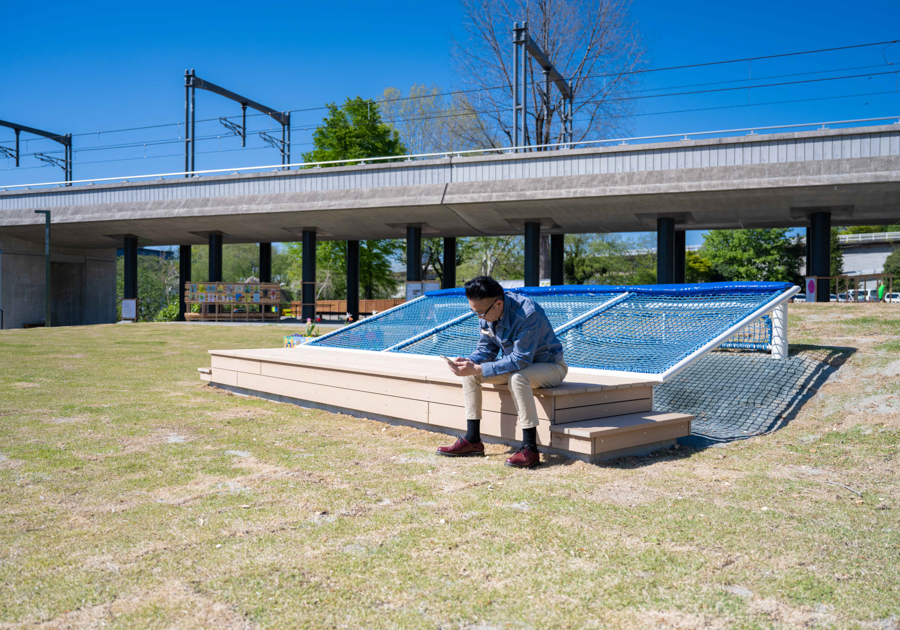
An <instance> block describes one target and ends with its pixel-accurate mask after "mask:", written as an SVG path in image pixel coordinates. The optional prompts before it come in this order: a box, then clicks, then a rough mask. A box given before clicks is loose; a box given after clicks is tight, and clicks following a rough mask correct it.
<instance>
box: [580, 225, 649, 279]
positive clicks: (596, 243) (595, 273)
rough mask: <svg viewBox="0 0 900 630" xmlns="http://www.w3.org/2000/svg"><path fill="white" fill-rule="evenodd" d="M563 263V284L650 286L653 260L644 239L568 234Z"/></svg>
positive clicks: (647, 242) (616, 235)
mask: <svg viewBox="0 0 900 630" xmlns="http://www.w3.org/2000/svg"><path fill="white" fill-rule="evenodd" d="M565 248H566V257H565V262H564V263H563V269H564V273H565V280H566V284H653V283H655V282H656V257H655V256H654V255H653V253H652V250H651V249H650V242H649V240H648V239H647V238H639V239H637V240H625V239H624V238H622V236H620V235H619V234H569V235H567V236H566V242H565Z"/></svg>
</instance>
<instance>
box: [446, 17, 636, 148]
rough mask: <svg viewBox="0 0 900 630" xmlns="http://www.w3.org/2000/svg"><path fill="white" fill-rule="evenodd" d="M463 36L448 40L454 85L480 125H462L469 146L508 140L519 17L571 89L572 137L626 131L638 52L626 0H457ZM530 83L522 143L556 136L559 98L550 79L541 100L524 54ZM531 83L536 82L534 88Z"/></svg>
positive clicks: (537, 72)
mask: <svg viewBox="0 0 900 630" xmlns="http://www.w3.org/2000/svg"><path fill="white" fill-rule="evenodd" d="M461 3H462V8H463V19H464V22H463V23H464V28H465V30H466V33H467V37H466V38H465V40H463V41H454V42H453V49H452V55H453V60H454V64H455V66H456V68H455V69H456V72H457V74H458V76H459V79H460V82H461V84H462V85H461V87H463V88H467V89H471V90H475V91H472V92H470V93H469V94H468V96H469V99H470V101H469V102H470V103H471V106H472V109H473V110H474V111H475V112H477V115H478V120H479V121H480V124H478V125H476V126H473V127H472V128H471V130H469V129H468V128H467V129H466V130H465V132H466V135H465V136H464V140H465V141H466V142H469V143H471V144H473V145H475V146H490V147H496V146H499V145H500V144H501V143H503V144H506V145H507V146H509V145H511V144H512V143H513V140H514V138H513V135H512V127H511V123H512V120H511V118H512V116H511V114H510V107H511V103H512V92H513V68H512V67H511V66H512V55H511V50H510V49H511V48H512V38H513V35H512V27H513V23H514V22H519V23H520V24H521V23H522V22H523V21H527V22H528V25H529V29H530V33H529V34H530V35H531V38H532V39H533V40H534V41H535V42H537V44H538V45H539V46H540V47H541V49H542V50H543V51H544V53H545V54H546V55H547V56H548V57H549V58H550V61H551V62H552V63H553V64H554V66H556V67H557V68H558V70H559V71H560V73H561V74H562V75H563V77H565V78H566V79H567V80H568V81H569V82H570V84H571V86H572V88H573V89H574V92H575V103H574V112H573V113H574V118H575V125H574V132H575V140H582V139H584V138H586V137H590V138H591V139H595V138H604V137H607V138H608V137H610V136H612V135H614V134H616V133H618V132H624V131H627V130H628V119H629V117H630V116H631V115H632V113H633V112H634V109H635V105H634V103H635V101H633V100H629V99H628V96H629V95H630V94H632V93H633V92H634V90H635V89H636V87H637V76H638V75H637V74H636V73H635V72H634V71H635V70H638V69H640V68H641V67H642V66H643V65H644V62H645V51H644V46H643V43H642V41H641V37H640V35H639V33H638V31H637V27H636V26H635V24H634V22H633V21H632V20H631V19H630V17H629V15H628V6H629V4H630V3H629V0H461ZM528 66H529V71H528V72H529V74H530V75H531V76H533V77H534V78H535V81H534V82H530V90H531V91H530V93H529V95H528V101H529V103H531V104H532V105H531V106H529V112H528V117H527V118H528V124H527V127H528V136H527V141H526V144H527V143H534V144H548V143H553V142H559V141H561V140H562V138H561V132H562V125H561V124H560V117H559V113H560V112H562V107H563V98H562V96H561V95H560V94H559V91H558V90H557V89H556V86H554V85H552V84H551V85H550V93H549V101H550V102H549V107H547V106H546V105H545V104H544V102H543V100H542V98H541V97H540V95H539V92H538V89H541V90H544V89H545V86H544V85H543V81H542V80H541V79H540V77H541V76H542V70H541V68H540V67H539V66H538V65H537V64H536V63H535V62H534V61H533V60H532V59H531V57H530V56H529V57H528ZM538 84H541V86H540V88H539V87H538Z"/></svg>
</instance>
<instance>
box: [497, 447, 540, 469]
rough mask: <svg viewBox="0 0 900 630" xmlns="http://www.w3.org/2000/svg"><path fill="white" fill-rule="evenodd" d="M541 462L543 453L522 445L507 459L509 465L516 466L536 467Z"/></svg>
mask: <svg viewBox="0 0 900 630" xmlns="http://www.w3.org/2000/svg"><path fill="white" fill-rule="evenodd" d="M540 463H541V454H540V453H538V452H537V451H532V450H531V449H530V448H528V447H527V446H523V447H521V448H520V449H519V450H518V451H516V454H515V455H513V456H512V457H510V458H509V459H507V460H506V465H507V466H513V467H514V468H534V467H535V466H539V465H540Z"/></svg>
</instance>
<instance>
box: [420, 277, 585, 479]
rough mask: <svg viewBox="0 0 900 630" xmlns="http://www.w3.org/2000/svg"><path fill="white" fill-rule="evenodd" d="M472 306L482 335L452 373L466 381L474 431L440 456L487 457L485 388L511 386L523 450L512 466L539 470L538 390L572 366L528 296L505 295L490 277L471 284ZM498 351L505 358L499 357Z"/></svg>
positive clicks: (509, 462)
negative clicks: (483, 421) (483, 425)
mask: <svg viewBox="0 0 900 630" xmlns="http://www.w3.org/2000/svg"><path fill="white" fill-rule="evenodd" d="M466 298H467V299H468V300H469V307H470V308H471V309H472V310H473V311H474V312H475V313H476V314H477V315H478V317H479V326H480V328H481V335H480V338H479V340H478V345H477V346H476V348H475V352H474V353H473V354H472V355H471V356H470V357H469V358H463V357H456V359H455V360H454V365H451V366H450V369H451V370H452V371H453V373H454V374H456V375H457V376H461V377H463V398H464V401H465V408H466V419H467V423H468V430H467V432H466V435H465V437H462V438H459V439H457V441H456V443H455V444H453V445H452V446H442V447H440V448H439V449H438V450H437V453H438V455H446V456H449V457H464V456H471V455H484V444H483V443H482V441H481V433H480V428H481V427H480V423H481V384H482V383H492V384H501V383H502V384H507V385H508V386H509V391H510V393H511V394H512V397H513V401H514V402H515V405H516V411H517V412H518V415H519V426H520V427H521V428H522V447H521V448H520V449H519V450H518V451H516V453H515V455H513V456H512V457H510V458H509V459H507V460H506V465H507V466H515V467H518V468H533V467H534V466H537V465H538V464H540V461H541V457H540V455H539V454H538V450H537V425H538V417H537V406H536V405H535V402H534V394H533V392H532V391H531V390H532V388H535V387H556V386H558V385H559V384H560V383H562V381H563V379H564V378H565V377H566V373H567V372H568V370H569V367H568V366H567V365H566V362H565V361H563V349H562V344H560V343H559V341H558V340H557V339H556V335H555V334H554V333H553V326H551V325H550V320H548V319H547V315H546V314H545V313H544V309H542V308H541V307H540V305H539V304H537V303H535V302H534V300H531V299H529V298H527V297H525V296H523V295H518V294H515V293H504V292H503V287H501V286H500V284H499V283H498V282H497V281H496V280H494V279H493V278H489V277H487V276H479V277H477V278H474V279H473V280H470V281H469V282H467V283H466ZM498 353H500V354H502V357H500V358H497V355H498Z"/></svg>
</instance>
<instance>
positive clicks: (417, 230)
mask: <svg viewBox="0 0 900 630" xmlns="http://www.w3.org/2000/svg"><path fill="white" fill-rule="evenodd" d="M406 281H407V282H421V281H422V228H421V227H414V226H412V225H410V226H407V228H406Z"/></svg>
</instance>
